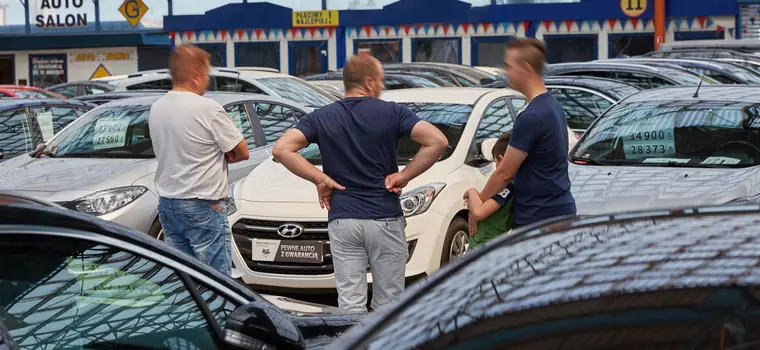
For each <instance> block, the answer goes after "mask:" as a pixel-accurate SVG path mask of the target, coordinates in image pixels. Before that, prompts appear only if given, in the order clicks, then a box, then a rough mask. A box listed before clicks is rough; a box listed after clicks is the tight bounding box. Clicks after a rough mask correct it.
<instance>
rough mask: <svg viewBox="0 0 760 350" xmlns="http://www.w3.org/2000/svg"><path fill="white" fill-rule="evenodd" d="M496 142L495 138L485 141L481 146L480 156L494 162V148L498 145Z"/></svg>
mask: <svg viewBox="0 0 760 350" xmlns="http://www.w3.org/2000/svg"><path fill="white" fill-rule="evenodd" d="M496 140H497V139H494V138H491V139H485V140H483V143H481V144H480V156H481V157H483V159H485V160H487V161H489V162H493V161H494V159H493V146H494V145H495V144H496Z"/></svg>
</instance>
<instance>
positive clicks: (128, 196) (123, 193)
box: [65, 186, 148, 215]
mask: <svg viewBox="0 0 760 350" xmlns="http://www.w3.org/2000/svg"><path fill="white" fill-rule="evenodd" d="M147 191H148V189H147V188H145V187H144V186H126V187H117V188H112V189H110V190H105V191H99V192H95V193H93V194H90V195H87V196H84V197H82V198H79V199H76V200H74V201H71V202H69V203H67V205H65V207H67V208H69V209H74V210H76V211H79V212H82V213H87V214H92V215H103V214H108V213H110V212H113V211H116V210H117V209H119V208H121V207H123V206H125V205H127V204H129V203H132V202H134V201H135V199H137V198H139V197H140V196H142V195H143V193H145V192H147Z"/></svg>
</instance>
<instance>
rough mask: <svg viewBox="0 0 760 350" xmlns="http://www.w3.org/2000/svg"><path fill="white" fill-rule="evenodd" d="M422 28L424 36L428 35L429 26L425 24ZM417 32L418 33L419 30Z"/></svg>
mask: <svg viewBox="0 0 760 350" xmlns="http://www.w3.org/2000/svg"><path fill="white" fill-rule="evenodd" d="M422 28H424V30H425V35H428V32H430V25H429V24H425V25H423V26H422ZM417 32H419V30H418V31H417Z"/></svg>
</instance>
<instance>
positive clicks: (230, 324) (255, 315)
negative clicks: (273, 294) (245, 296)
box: [224, 298, 306, 350]
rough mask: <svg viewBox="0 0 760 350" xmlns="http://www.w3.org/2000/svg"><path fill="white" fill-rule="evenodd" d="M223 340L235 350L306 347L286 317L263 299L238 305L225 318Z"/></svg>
mask: <svg viewBox="0 0 760 350" xmlns="http://www.w3.org/2000/svg"><path fill="white" fill-rule="evenodd" d="M224 342H225V343H226V345H227V346H228V348H230V349H236V350H237V349H241V350H242V349H246V350H247V349H293V350H296V349H297V350H300V349H305V348H306V342H305V341H304V339H303V335H301V331H300V330H299V329H298V327H296V325H295V324H293V322H292V321H291V319H290V316H288V315H286V314H285V313H284V312H283V311H282V310H280V309H279V308H277V307H276V306H274V305H272V304H270V303H269V302H267V301H264V299H263V298H262V299H261V301H254V302H251V303H248V304H246V305H244V306H241V307H238V308H237V309H235V311H233V312H232V313H231V314H230V315H229V316H228V317H227V324H226V326H225V327H224Z"/></svg>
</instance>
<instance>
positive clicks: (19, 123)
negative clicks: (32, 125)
mask: <svg viewBox="0 0 760 350" xmlns="http://www.w3.org/2000/svg"><path fill="white" fill-rule="evenodd" d="M34 147H35V145H34V141H33V139H32V133H31V132H30V129H29V121H28V119H27V117H26V110H24V109H19V110H15V111H9V112H4V113H0V152H2V153H3V159H8V158H12V157H15V156H18V155H20V154H23V153H28V152H31V151H32V149H34Z"/></svg>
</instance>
